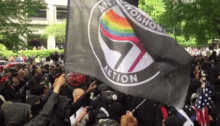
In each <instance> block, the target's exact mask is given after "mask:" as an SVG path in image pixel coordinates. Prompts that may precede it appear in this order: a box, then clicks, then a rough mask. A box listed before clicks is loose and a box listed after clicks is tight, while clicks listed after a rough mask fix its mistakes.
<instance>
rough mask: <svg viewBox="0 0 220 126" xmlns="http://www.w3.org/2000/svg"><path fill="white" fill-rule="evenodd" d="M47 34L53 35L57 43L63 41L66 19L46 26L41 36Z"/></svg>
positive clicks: (46, 35)
mask: <svg viewBox="0 0 220 126" xmlns="http://www.w3.org/2000/svg"><path fill="white" fill-rule="evenodd" d="M49 35H53V36H55V37H56V41H57V42H58V43H64V42H65V36H66V21H63V22H62V23H61V24H55V23H54V24H52V25H49V26H47V27H46V28H45V30H44V32H43V33H42V34H41V36H42V37H44V38H46V37H48V36H49Z"/></svg>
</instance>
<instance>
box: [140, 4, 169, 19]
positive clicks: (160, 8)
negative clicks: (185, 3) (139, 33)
mask: <svg viewBox="0 0 220 126" xmlns="http://www.w3.org/2000/svg"><path fill="white" fill-rule="evenodd" d="M138 7H139V8H140V9H141V10H143V11H145V12H146V13H147V14H148V15H149V16H151V18H152V19H154V20H155V21H156V22H158V21H159V19H160V17H161V15H162V14H163V13H164V12H165V11H166V10H165V2H164V1H163V0H139V6H138Z"/></svg>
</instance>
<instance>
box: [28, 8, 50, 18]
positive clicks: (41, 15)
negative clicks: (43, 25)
mask: <svg viewBox="0 0 220 126" xmlns="http://www.w3.org/2000/svg"><path fill="white" fill-rule="evenodd" d="M29 16H30V17H34V18H47V9H46V7H44V8H42V9H39V10H37V12H36V14H30V15H29Z"/></svg>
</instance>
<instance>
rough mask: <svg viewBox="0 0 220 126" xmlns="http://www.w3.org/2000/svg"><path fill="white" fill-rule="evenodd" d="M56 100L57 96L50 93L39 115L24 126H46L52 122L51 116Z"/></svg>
mask: <svg viewBox="0 0 220 126" xmlns="http://www.w3.org/2000/svg"><path fill="white" fill-rule="evenodd" d="M58 100H59V95H58V94H56V93H52V94H51V96H50V98H49V99H48V101H47V102H46V104H45V105H44V107H43V109H42V110H41V111H40V113H39V114H38V115H37V116H36V117H35V118H33V119H32V120H31V121H30V122H29V123H27V124H25V125H24V126H48V125H49V124H50V122H51V121H52V114H53V112H54V108H55V105H56V104H57V103H58Z"/></svg>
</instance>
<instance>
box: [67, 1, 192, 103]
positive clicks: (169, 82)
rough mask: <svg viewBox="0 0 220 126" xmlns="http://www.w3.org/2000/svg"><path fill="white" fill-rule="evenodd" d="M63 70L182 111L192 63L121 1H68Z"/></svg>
mask: <svg viewBox="0 0 220 126" xmlns="http://www.w3.org/2000/svg"><path fill="white" fill-rule="evenodd" d="M68 12H69V15H68V20H67V34H66V35H67V37H66V47H65V70H66V71H67V73H68V72H72V71H74V72H77V73H81V74H86V75H89V76H93V77H96V78H98V79H99V80H101V81H103V83H106V84H108V85H109V86H111V87H112V88H114V89H116V90H118V91H120V92H123V93H126V94H130V95H134V96H141V97H146V98H148V99H153V100H156V101H160V102H162V103H165V104H169V105H172V106H174V107H182V106H183V104H184V100H185V96H186V93H187V89H188V84H189V74H190V66H191V60H192V57H191V56H190V55H189V54H188V53H187V52H186V51H185V50H184V49H183V48H182V47H181V46H180V45H178V44H177V42H176V41H175V40H173V39H172V38H171V37H170V35H168V34H167V33H166V31H165V30H164V29H163V28H162V27H161V26H160V25H158V24H156V23H155V22H154V21H153V20H152V19H151V18H150V17H149V16H148V15H147V14H146V13H145V12H143V11H142V10H140V9H138V8H137V7H135V6H134V5H131V4H129V3H128V2H126V1H125V0H69V9H68Z"/></svg>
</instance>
